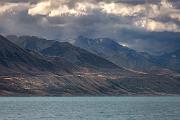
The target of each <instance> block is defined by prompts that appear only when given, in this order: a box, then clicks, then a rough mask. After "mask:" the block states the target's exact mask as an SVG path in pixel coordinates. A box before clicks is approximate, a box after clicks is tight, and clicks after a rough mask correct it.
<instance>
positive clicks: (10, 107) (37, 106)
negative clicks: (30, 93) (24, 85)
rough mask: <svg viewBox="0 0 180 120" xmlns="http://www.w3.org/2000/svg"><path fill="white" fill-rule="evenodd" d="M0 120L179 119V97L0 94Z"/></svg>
mask: <svg viewBox="0 0 180 120" xmlns="http://www.w3.org/2000/svg"><path fill="white" fill-rule="evenodd" d="M0 120H180V97H0Z"/></svg>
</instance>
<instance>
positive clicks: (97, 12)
mask: <svg viewBox="0 0 180 120" xmlns="http://www.w3.org/2000/svg"><path fill="white" fill-rule="evenodd" d="M0 33H1V34H4V35H31V36H39V37H44V38H48V39H56V40H59V41H71V40H73V39H75V38H76V37H77V36H80V35H82V36H85V37H90V38H97V37H108V38H112V39H114V40H116V41H117V42H119V43H122V44H125V45H127V46H128V47H131V48H134V49H137V50H139V51H150V52H152V53H153V52H154V53H155V52H161V51H168V50H174V49H178V47H179V46H180V41H179V40H180V0H0ZM179 49H180V48H179Z"/></svg>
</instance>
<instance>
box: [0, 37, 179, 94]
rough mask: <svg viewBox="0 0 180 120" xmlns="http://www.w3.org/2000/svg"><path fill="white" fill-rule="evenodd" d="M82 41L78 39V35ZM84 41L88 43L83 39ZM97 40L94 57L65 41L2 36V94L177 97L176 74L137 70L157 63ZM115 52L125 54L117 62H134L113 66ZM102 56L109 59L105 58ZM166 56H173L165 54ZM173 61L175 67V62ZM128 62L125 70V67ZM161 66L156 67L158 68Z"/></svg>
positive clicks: (131, 51) (177, 80)
mask: <svg viewBox="0 0 180 120" xmlns="http://www.w3.org/2000/svg"><path fill="white" fill-rule="evenodd" d="M80 38H81V39H82V37H80ZM83 39H84V38H83ZM84 41H86V40H85V39H84ZM97 41H98V42H97ZM97 41H95V43H93V41H92V42H91V44H93V45H94V49H95V48H96V47H98V48H100V49H98V48H96V50H98V51H97V52H98V54H97V53H95V52H94V51H90V50H89V49H85V48H84V49H82V47H81V48H80V47H76V46H74V45H77V44H74V45H72V44H70V43H67V42H58V41H54V40H46V39H42V38H38V37H32V36H22V37H17V36H7V37H3V36H0V71H1V72H0V95H2V96H87V95H98V96H99V95H100V96H102V95H175V94H180V77H179V74H178V73H175V72H171V73H168V74H167V73H163V71H162V72H158V73H156V74H154V73H153V72H146V68H142V67H141V66H140V63H141V62H142V63H143V64H142V66H143V65H144V66H145V65H146V64H147V66H146V67H147V68H148V66H149V67H151V65H155V66H156V63H157V62H158V61H159V60H160V59H154V58H153V57H152V58H151V57H149V56H148V55H147V54H145V53H143V54H141V53H138V52H136V51H134V50H131V49H129V48H124V47H123V46H120V45H119V44H117V43H114V42H113V41H112V40H109V39H106V40H102V39H97ZM104 41H105V42H104ZM96 42H97V43H101V44H97V43H96ZM76 43H77V42H76ZM91 44H90V45H91ZM97 45H98V46H97ZM102 45H103V47H104V48H103V47H102ZM108 45H109V46H108ZM95 46H96V47H95ZM99 50H103V51H106V52H103V51H101V52H102V53H101V52H99ZM115 51H117V52H115ZM105 53H108V54H105ZM115 53H117V56H120V55H123V53H124V56H125V57H124V56H123V57H119V58H121V59H122V58H126V59H127V60H128V59H130V58H131V59H132V60H128V62H124V63H123V64H122V65H120V64H116V63H115V62H114V61H113V60H111V59H110V57H109V58H108V56H110V54H113V55H115ZM101 54H103V55H101ZM136 54H137V56H136ZM104 55H107V56H106V57H104ZM173 55H174V53H173ZM167 56H172V55H170V54H168V55H167ZM140 57H142V58H140ZM163 57H164V56H162V58H163ZM170 58H171V57H170ZM176 58H177V59H178V54H176ZM133 59H134V60H136V61H137V62H139V61H138V60H141V62H139V63H138V64H135V63H137V62H135V63H133ZM151 59H153V60H151ZM123 60H124V59H122V62H123ZM168 60H169V61H171V60H170V59H168ZM173 60H174V59H173ZM144 61H146V62H144ZM177 61H178V60H177ZM128 63H129V64H130V63H132V65H128ZM176 63H177V65H178V62H176ZM126 64H127V65H128V66H125V65H126ZM163 64H164V63H163ZM163 64H162V65H160V68H161V67H162V66H163ZM123 65H124V66H123ZM132 66H133V67H132ZM167 67H168V66H167ZM157 68H159V66H158V67H157ZM139 70H141V71H139ZM143 70H145V71H143Z"/></svg>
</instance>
